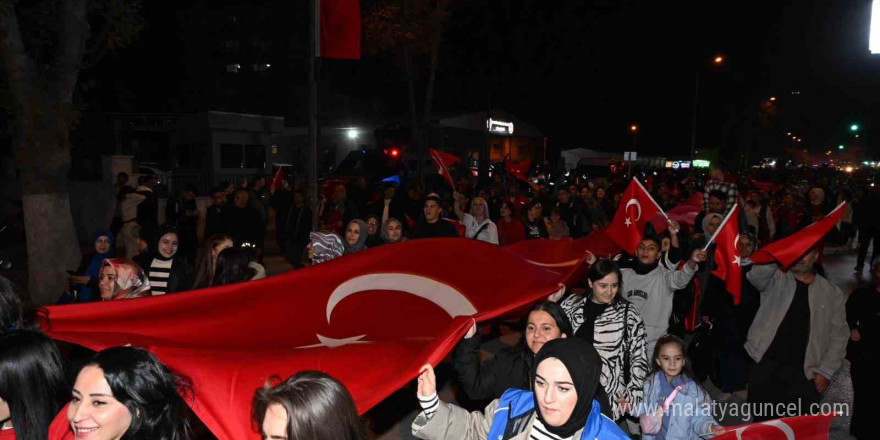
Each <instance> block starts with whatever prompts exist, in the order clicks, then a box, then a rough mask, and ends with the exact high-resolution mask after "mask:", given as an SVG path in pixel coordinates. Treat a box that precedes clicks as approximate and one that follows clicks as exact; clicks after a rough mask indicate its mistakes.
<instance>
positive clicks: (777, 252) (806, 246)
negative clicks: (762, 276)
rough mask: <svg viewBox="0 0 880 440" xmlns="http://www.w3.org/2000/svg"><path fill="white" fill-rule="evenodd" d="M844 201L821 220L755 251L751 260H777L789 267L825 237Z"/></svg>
mask: <svg viewBox="0 0 880 440" xmlns="http://www.w3.org/2000/svg"><path fill="white" fill-rule="evenodd" d="M845 204H846V202H843V203H841V204H840V205H837V208H834V210H833V211H831V212H830V213H829V214H828V215H826V216H825V218H823V219H822V220H819V221H817V222H815V223H813V224H811V225H809V226H807V227H806V228H804V229H801V230H800V231H798V232H796V233H794V234H792V235H789V236H788V237H785V238H783V239H781V240H776V241H774V242H773V243H770V244H769V245H767V246H764V248H763V249H759V250H757V251H755V253H754V254H752V256H751V260H752V262H754V263H756V264H768V263H772V262H774V261H777V262H779V265H780V266H782V267H783V268H786V269H787V268H789V267H791V265H792V264H794V263H795V262H796V261H798V260H799V259H800V258H801V257H803V256H804V254H806V253H807V251H808V250H810V249H811V248H812V247H813V246H815V245H816V243H818V242H819V241H820V240H822V239H823V238H824V237H825V234H827V233H828V231H830V230H831V228H833V227H835V226H836V225H837V222H839V221H840V216H841V215H843V206H844V205H845Z"/></svg>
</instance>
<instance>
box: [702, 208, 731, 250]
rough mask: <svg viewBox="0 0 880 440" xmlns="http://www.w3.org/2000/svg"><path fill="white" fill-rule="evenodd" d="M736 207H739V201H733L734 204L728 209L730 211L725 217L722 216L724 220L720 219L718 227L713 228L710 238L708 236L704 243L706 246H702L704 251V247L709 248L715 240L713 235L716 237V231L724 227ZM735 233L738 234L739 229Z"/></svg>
mask: <svg viewBox="0 0 880 440" xmlns="http://www.w3.org/2000/svg"><path fill="white" fill-rule="evenodd" d="M738 207H739V203H735V204H734V205H733V208H731V209H730V212H728V213H727V217H724V221H722V222H721V224H720V225H718V229H716V230H715V233H714V234H712V238H710V239H709V241H708V242H707V243H706V246H704V247H703V250H704V251H705V250H706V249H709V246H710V245H711V244H712V242H714V241H715V237H717V236H718V233H719V232H721V230H722V229H724V225H726V224H727V221H728V220H730V217H731V216H732V215H733V213H734V212H735V211H736V209H737V208H738ZM737 234H739V231H737Z"/></svg>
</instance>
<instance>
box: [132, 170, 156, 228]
mask: <svg viewBox="0 0 880 440" xmlns="http://www.w3.org/2000/svg"><path fill="white" fill-rule="evenodd" d="M157 183H158V181H156V177H155V176H141V177H140V178H139V179H138V187H137V190H136V193H137V194H140V195H141V196H143V197H144V201H142V202H141V203H140V204H138V205H137V223H138V225H140V227H141V235H142V236H148V237H153V236H155V235H156V233H157V232H158V230H159V199H158V198H157V196H156V192H155V189H156V184H157Z"/></svg>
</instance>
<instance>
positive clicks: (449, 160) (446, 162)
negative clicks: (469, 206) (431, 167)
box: [428, 148, 461, 189]
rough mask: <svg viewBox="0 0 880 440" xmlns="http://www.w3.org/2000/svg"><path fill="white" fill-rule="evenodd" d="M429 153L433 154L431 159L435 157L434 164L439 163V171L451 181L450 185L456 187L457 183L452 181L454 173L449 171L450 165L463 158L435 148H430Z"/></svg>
mask: <svg viewBox="0 0 880 440" xmlns="http://www.w3.org/2000/svg"><path fill="white" fill-rule="evenodd" d="M428 153H429V154H430V155H431V159H434V164H435V165H437V173H438V174H440V175H441V176H443V178H444V179H446V181H447V182H449V186H451V187H452V188H453V189H454V188H455V183H453V182H452V175H451V174H450V173H449V167H451V166H453V165H455V164H457V163H459V162H461V159H459V158H458V157H457V156H453V155H451V154H449V153H444V152H442V151H439V150H435V149H433V148H429V149H428Z"/></svg>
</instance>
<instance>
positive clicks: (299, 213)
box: [282, 190, 312, 267]
mask: <svg viewBox="0 0 880 440" xmlns="http://www.w3.org/2000/svg"><path fill="white" fill-rule="evenodd" d="M282 220H284V236H283V243H284V244H283V245H282V249H284V258H285V259H286V260H287V262H288V263H290V264H292V265H293V266H294V267H301V266H302V254H303V249H305V247H306V245H308V244H309V233H310V232H311V231H312V210H311V209H309V207H308V205H306V195H305V193H303V192H302V191H301V190H296V191H294V192H293V204H292V205H291V206H290V207H289V208H288V210H287V212H286V214H285V215H284V218H283V219H282Z"/></svg>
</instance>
